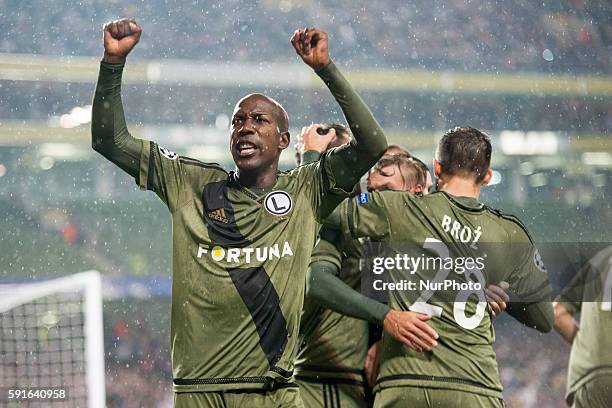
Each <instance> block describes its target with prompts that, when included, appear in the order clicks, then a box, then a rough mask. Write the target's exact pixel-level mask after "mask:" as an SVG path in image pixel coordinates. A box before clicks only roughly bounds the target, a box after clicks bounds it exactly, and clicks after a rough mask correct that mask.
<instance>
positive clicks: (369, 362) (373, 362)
mask: <svg viewBox="0 0 612 408" xmlns="http://www.w3.org/2000/svg"><path fill="white" fill-rule="evenodd" d="M379 369H380V340H378V341H377V342H376V343H374V344H372V346H371V347H370V349H369V350H368V354H366V358H365V364H364V366H363V370H364V371H365V376H366V380H367V381H368V384H369V385H370V387H374V384H375V383H376V378H377V377H378V370H379Z"/></svg>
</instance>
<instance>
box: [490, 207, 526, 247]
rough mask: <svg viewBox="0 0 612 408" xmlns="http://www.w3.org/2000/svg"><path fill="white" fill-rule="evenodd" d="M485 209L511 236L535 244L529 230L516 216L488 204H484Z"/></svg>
mask: <svg viewBox="0 0 612 408" xmlns="http://www.w3.org/2000/svg"><path fill="white" fill-rule="evenodd" d="M484 209H485V211H486V212H487V213H488V214H489V215H490V216H491V217H492V218H493V219H494V220H496V222H497V224H498V225H499V226H500V227H501V228H503V229H505V230H506V231H507V232H508V234H509V235H511V236H518V237H519V240H521V238H522V240H528V241H529V242H533V239H532V238H531V234H530V233H529V230H528V229H527V227H526V226H525V224H523V222H522V221H521V220H520V219H519V218H518V217H517V216H516V215H514V214H510V213H506V212H503V211H501V210H498V209H496V208H493V207H491V206H489V205H486V204H484Z"/></svg>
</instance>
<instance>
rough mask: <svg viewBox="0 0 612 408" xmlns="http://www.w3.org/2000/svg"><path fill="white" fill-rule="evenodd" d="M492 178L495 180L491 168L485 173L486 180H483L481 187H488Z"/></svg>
mask: <svg viewBox="0 0 612 408" xmlns="http://www.w3.org/2000/svg"><path fill="white" fill-rule="evenodd" d="M492 178H493V169H492V168H490V167H489V168H488V169H487V172H486V173H485V176H484V178H483V179H482V182H481V185H483V186H486V185H487V184H489V183H490V182H491V179H492Z"/></svg>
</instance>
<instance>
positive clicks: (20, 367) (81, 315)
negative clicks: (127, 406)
mask: <svg viewBox="0 0 612 408" xmlns="http://www.w3.org/2000/svg"><path fill="white" fill-rule="evenodd" d="M104 387H105V382H104V340H103V330H102V279H101V277H100V273H99V272H97V271H87V272H81V273H77V274H74V275H70V276H66V277H62V278H58V279H52V280H46V281H42V282H36V283H25V284H5V285H0V389H2V390H4V391H7V390H10V389H14V390H49V389H54V390H64V391H65V393H66V396H65V400H66V401H67V403H68V405H69V406H78V407H88V408H102V407H104V406H105V405H106V402H105V388H104ZM42 395H43V394H42V393H40V396H42ZM56 395H57V394H56ZM5 397H6V396H2V398H5ZM29 400H30V402H36V400H32V399H29ZM47 401H52V399H47ZM5 402H6V401H5ZM51 405H53V404H51ZM53 406H55V405H53Z"/></svg>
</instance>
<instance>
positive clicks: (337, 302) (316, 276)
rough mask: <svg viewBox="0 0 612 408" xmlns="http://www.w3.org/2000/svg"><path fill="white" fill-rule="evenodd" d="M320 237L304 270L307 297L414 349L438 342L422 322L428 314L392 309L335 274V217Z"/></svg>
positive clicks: (337, 243)
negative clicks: (374, 327) (370, 324)
mask: <svg viewBox="0 0 612 408" xmlns="http://www.w3.org/2000/svg"><path fill="white" fill-rule="evenodd" d="M340 208H343V206H341V207H339V208H338V209H340ZM335 215H337V211H335V212H334V213H333V214H332V216H331V217H330V218H336V217H334V216H335ZM320 237H321V239H320V240H319V242H318V243H317V245H316V247H315V249H314V251H313V257H312V260H311V264H310V267H309V268H308V271H307V274H306V296H307V297H308V298H310V299H311V300H313V301H315V302H317V303H319V304H320V305H321V306H323V307H325V308H327V309H331V310H334V311H336V312H338V313H341V314H344V315H347V316H351V317H354V318H357V319H362V320H366V321H369V322H371V323H375V324H379V325H381V326H383V327H384V329H385V330H386V331H387V332H388V333H389V334H391V335H392V336H393V337H394V338H396V339H397V340H398V341H400V342H403V343H404V344H406V345H407V346H408V347H410V348H413V349H414V350H419V351H420V350H431V347H434V346H435V345H436V344H437V343H436V339H437V338H438V335H437V333H436V332H435V331H434V330H433V329H432V328H431V327H430V326H429V325H427V323H425V322H426V321H427V320H429V319H430V318H431V317H430V316H425V315H421V314H417V313H413V312H400V311H396V310H393V309H391V308H390V307H389V306H387V305H385V304H384V303H381V302H377V301H375V300H373V299H371V298H369V297H367V296H363V295H362V294H361V293H359V292H357V291H355V290H353V289H352V288H351V287H350V286H348V285H347V284H346V283H344V282H343V281H342V280H341V279H340V278H339V277H338V273H339V270H340V260H341V254H340V249H339V248H340V247H341V235H340V230H339V229H338V228H337V219H334V220H326V224H325V225H324V226H323V227H322V228H321V232H320Z"/></svg>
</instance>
